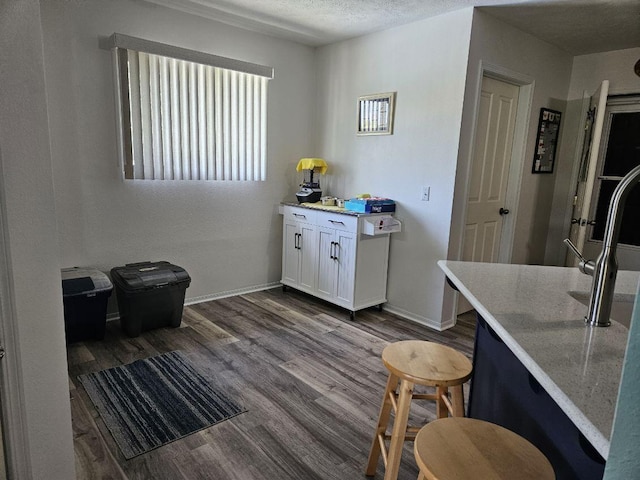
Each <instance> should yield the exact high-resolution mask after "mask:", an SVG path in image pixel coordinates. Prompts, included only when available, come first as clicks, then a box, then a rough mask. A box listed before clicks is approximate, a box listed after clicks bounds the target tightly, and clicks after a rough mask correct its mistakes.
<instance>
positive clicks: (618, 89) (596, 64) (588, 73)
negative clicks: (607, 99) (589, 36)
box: [569, 47, 640, 100]
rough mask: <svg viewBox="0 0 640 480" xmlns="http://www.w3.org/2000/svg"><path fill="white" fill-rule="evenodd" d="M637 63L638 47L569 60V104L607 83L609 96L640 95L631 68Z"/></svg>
mask: <svg viewBox="0 0 640 480" xmlns="http://www.w3.org/2000/svg"><path fill="white" fill-rule="evenodd" d="M638 59H640V47H638V48H629V49H626V50H615V51H612V52H604V53H594V54H591V55H580V56H578V57H575V58H574V59H573V69H572V71H571V85H570V86H569V100H574V99H580V98H582V94H583V92H584V91H587V92H590V93H593V92H595V90H596V89H597V88H598V87H599V86H600V83H601V82H602V80H609V95H621V94H627V93H638V92H640V77H638V76H637V75H636V74H635V72H634V71H633V66H634V65H635V64H636V62H637V61H638Z"/></svg>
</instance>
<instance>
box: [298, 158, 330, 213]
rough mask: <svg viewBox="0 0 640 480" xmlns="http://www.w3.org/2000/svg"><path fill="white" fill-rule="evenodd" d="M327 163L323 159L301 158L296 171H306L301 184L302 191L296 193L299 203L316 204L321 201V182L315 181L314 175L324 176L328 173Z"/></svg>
mask: <svg viewBox="0 0 640 480" xmlns="http://www.w3.org/2000/svg"><path fill="white" fill-rule="evenodd" d="M327 166H328V165H327V162H326V161H325V160H324V159H322V158H301V159H300V161H299V162H298V165H297V166H296V171H298V172H299V171H301V170H304V180H303V182H302V183H301V184H300V187H301V188H300V190H299V191H298V192H297V193H296V198H297V199H298V202H300V203H303V202H310V203H315V202H317V201H319V200H320V197H321V196H322V190H320V182H314V181H313V173H314V172H318V173H320V174H322V175H324V174H325V173H326V171H327Z"/></svg>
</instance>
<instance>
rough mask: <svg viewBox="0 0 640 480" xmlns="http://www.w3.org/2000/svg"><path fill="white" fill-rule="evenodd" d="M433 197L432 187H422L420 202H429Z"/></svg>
mask: <svg viewBox="0 0 640 480" xmlns="http://www.w3.org/2000/svg"><path fill="white" fill-rule="evenodd" d="M430 196H431V187H427V186H425V187H422V195H421V196H420V200H422V201H423V202H428V201H429V197H430Z"/></svg>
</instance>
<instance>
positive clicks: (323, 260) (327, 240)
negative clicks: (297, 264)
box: [317, 227, 336, 298]
mask: <svg viewBox="0 0 640 480" xmlns="http://www.w3.org/2000/svg"><path fill="white" fill-rule="evenodd" d="M334 238H335V230H333V229H331V228H323V227H320V228H318V240H319V241H318V244H319V247H318V284H317V291H318V296H321V297H323V298H332V297H333V295H334V291H335V277H336V275H335V272H336V262H335V260H334V259H333V251H334V249H335V246H334Z"/></svg>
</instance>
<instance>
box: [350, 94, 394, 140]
mask: <svg viewBox="0 0 640 480" xmlns="http://www.w3.org/2000/svg"><path fill="white" fill-rule="evenodd" d="M395 100H396V92H389V93H378V94H375V95H363V96H361V97H358V132H357V133H358V135H391V134H393V113H394V109H395Z"/></svg>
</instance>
